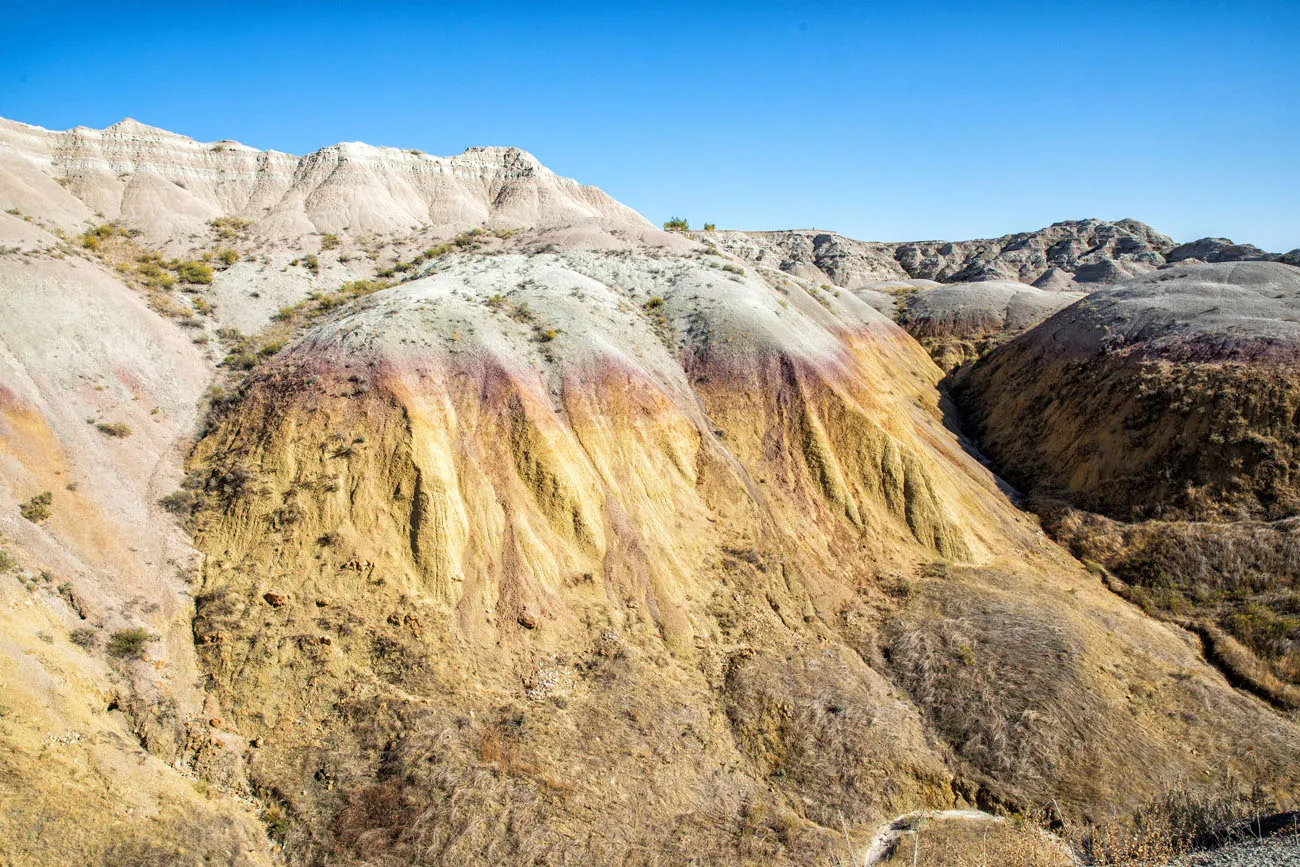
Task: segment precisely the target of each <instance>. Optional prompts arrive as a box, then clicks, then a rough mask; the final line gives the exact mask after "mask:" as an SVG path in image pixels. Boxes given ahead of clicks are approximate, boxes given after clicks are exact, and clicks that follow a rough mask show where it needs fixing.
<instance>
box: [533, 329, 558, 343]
mask: <svg viewBox="0 0 1300 867" xmlns="http://www.w3.org/2000/svg"><path fill="white" fill-rule="evenodd" d="M557 334H559V332H558V331H556V330H555V329H554V328H548V329H546V330H545V331H543V332H541V333H539V334H538V335H537V339H538V340H540V341H541V342H542V343H550V342H551V341H552V340H554V339H555V337H556V335H557Z"/></svg>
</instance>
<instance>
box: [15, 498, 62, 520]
mask: <svg viewBox="0 0 1300 867" xmlns="http://www.w3.org/2000/svg"><path fill="white" fill-rule="evenodd" d="M53 502H54V495H53V494H52V493H50V492H49V491H46V492H44V493H42V494H37V495H36V496H34V497H32V498H31V499H30V500H28V501H27V502H25V503H23V504H22V505H21V506H19V507H18V514H20V515H22V516H23V517H24V518H26V519H27V520H29V521H31V522H32V523H33V524H39V523H40V522H41V521H44V520H45V519H46V518H48V517H49V516H50V504H51V503H53Z"/></svg>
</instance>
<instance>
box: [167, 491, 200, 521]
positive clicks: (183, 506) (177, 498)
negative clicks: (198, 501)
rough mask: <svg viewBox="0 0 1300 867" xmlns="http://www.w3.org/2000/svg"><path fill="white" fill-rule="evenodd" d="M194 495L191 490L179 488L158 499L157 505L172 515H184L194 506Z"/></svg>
mask: <svg viewBox="0 0 1300 867" xmlns="http://www.w3.org/2000/svg"><path fill="white" fill-rule="evenodd" d="M194 503H195V497H194V492H193V491H187V490H185V489H183V488H182V489H181V490H179V491H175V492H173V493H170V494H168V495H167V496H165V497H163V498H162V499H161V500H159V501H158V505H160V506H162V507H163V508H164V509H166V510H167V511H169V512H171V513H172V514H174V515H184V514H186V513H188V512H189V511H190V510H192V509H193V508H194Z"/></svg>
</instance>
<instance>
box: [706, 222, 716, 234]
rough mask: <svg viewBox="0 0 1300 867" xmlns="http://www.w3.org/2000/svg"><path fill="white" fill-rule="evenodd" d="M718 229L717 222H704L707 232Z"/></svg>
mask: <svg viewBox="0 0 1300 867" xmlns="http://www.w3.org/2000/svg"><path fill="white" fill-rule="evenodd" d="M717 229H718V224H717V223H705V224H704V231H706V232H716V231H717Z"/></svg>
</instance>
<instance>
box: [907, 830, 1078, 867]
mask: <svg viewBox="0 0 1300 867" xmlns="http://www.w3.org/2000/svg"><path fill="white" fill-rule="evenodd" d="M914 860H915V863H916V865H917V867H1069V865H1070V864H1071V863H1072V862H1071V859H1070V854H1069V851H1068V850H1067V849H1066V847H1065V846H1064V844H1062V843H1061V842H1060V841H1059V840H1056V839H1054V838H1052V837H1051V836H1050V835H1048V834H1046V833H1045V832H1043V831H1042V830H1040V829H1039V828H1038V827H1036V826H1035V825H1034V824H1032V823H1031V822H1027V821H1016V820H1011V821H1003V822H997V821H993V820H990V819H984V820H965V819H942V820H925V821H923V822H921V823H920V824H919V826H918V827H917V828H916V829H915V830H914V831H913V832H911V833H905V834H903V836H902V837H901V838H900V839H899V840H898V842H897V844H896V845H895V846H894V848H893V850H892V851H891V852H890V853H889V854H888V855H887V856H886V857H885V859H884V860H883V861H881V863H882V864H886V865H895V867H908V865H911V864H912V863H914Z"/></svg>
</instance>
